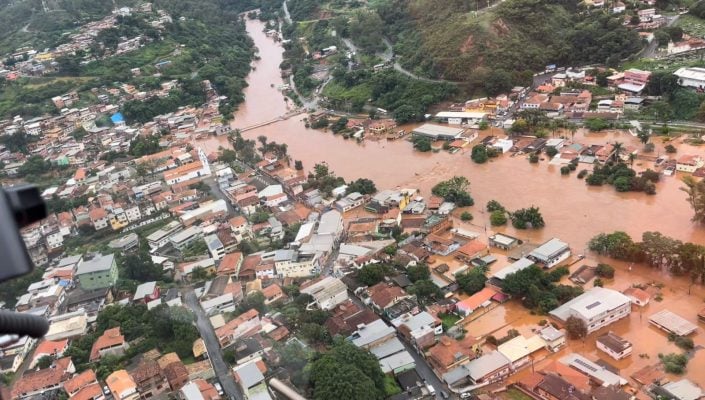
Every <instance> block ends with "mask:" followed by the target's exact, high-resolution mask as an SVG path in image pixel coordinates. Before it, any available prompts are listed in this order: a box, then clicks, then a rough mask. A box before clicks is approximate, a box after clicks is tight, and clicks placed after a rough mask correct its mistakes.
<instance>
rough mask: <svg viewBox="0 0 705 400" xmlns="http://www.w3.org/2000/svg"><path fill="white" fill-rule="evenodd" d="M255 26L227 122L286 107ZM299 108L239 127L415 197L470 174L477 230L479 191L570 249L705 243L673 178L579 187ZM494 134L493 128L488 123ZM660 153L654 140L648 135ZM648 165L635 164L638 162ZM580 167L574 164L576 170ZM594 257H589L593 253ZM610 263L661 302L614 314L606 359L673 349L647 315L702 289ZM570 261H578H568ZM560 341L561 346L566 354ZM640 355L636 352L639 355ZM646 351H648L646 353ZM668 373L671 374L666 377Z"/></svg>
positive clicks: (271, 56)
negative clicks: (246, 71) (251, 55)
mask: <svg viewBox="0 0 705 400" xmlns="http://www.w3.org/2000/svg"><path fill="white" fill-rule="evenodd" d="M263 28H264V26H263V25H262V24H261V23H260V22H259V21H248V22H247V29H248V31H249V33H250V35H251V36H252V38H253V39H254V42H255V44H256V46H257V48H258V49H259V55H260V57H261V60H259V61H257V62H255V64H254V66H255V68H256V69H255V70H254V71H253V72H252V73H251V74H250V76H249V78H248V82H249V87H248V88H247V89H246V90H245V99H246V102H245V103H244V104H243V105H242V106H241V107H240V109H239V110H238V111H237V113H236V115H235V119H234V121H233V127H234V128H244V127H247V126H251V125H255V124H258V123H261V122H265V121H270V120H272V119H275V118H277V117H279V116H281V115H283V114H285V113H287V112H288V111H289V110H290V104H288V103H287V102H286V101H284V96H283V95H282V94H281V92H280V91H278V90H277V86H278V85H280V84H282V83H283V82H282V79H281V77H280V72H279V64H280V63H281V61H282V48H281V46H280V45H279V44H278V43H276V42H274V41H273V40H272V39H271V38H269V37H267V36H266V35H265V34H264V33H263ZM302 119H303V115H301V116H297V117H293V118H291V119H288V120H285V121H281V122H277V123H274V124H271V125H267V126H264V127H261V128H258V129H253V130H249V131H247V132H245V133H244V134H243V135H244V136H245V137H247V138H250V139H256V138H257V137H258V136H260V135H265V136H267V137H268V138H269V139H270V140H274V141H276V142H279V143H286V144H287V145H288V149H289V154H290V155H291V156H292V157H293V158H294V159H297V160H302V161H303V163H304V166H305V168H307V169H310V168H312V167H313V166H314V164H316V163H320V162H326V163H327V164H328V165H329V166H330V167H331V169H332V170H333V171H334V172H335V173H336V174H338V175H340V176H342V177H344V178H345V179H347V180H351V179H356V178H360V177H367V178H371V179H373V180H374V182H375V183H376V184H377V187H378V188H379V189H384V188H396V187H413V188H418V189H420V191H421V194H422V195H423V196H428V195H429V194H430V188H431V187H432V186H433V185H434V184H435V183H437V182H438V181H440V180H443V179H447V178H449V177H451V176H453V175H464V176H466V177H467V178H468V179H469V180H470V182H471V193H472V196H473V197H474V198H475V201H476V206H474V207H471V208H470V211H471V212H472V213H473V214H474V216H475V218H474V220H473V222H472V223H473V226H470V228H474V229H475V230H477V231H480V232H483V233H484V231H485V229H486V230H487V232H488V233H489V232H491V227H490V226H489V222H488V220H489V218H488V215H487V213H486V212H484V205H485V204H486V203H487V201H488V200H491V199H495V200H498V201H499V202H501V203H502V204H503V205H504V206H505V207H507V208H508V209H510V210H512V209H517V208H521V207H528V206H530V205H536V206H538V207H540V208H541V211H542V213H543V216H544V219H545V220H546V228H544V229H542V230H539V231H531V232H529V231H525V232H519V233H516V232H514V231H513V229H512V228H510V227H506V228H501V229H500V230H503V231H507V232H509V233H515V234H517V235H518V236H519V237H521V238H524V239H530V240H533V241H537V242H539V241H543V240H545V239H547V238H550V237H554V236H555V237H560V238H561V239H563V240H565V241H567V242H569V243H570V244H571V246H572V247H573V250H574V252H575V253H581V252H584V251H585V247H586V243H587V241H588V240H589V239H590V238H591V237H592V236H594V235H595V234H597V233H600V232H610V231H614V230H624V231H626V232H628V233H629V234H631V235H632V236H633V237H635V238H636V239H637V240H638V239H639V237H640V236H641V233H642V232H644V231H649V230H658V231H660V232H662V233H664V234H666V235H669V236H672V237H675V238H678V239H681V240H685V241H693V242H697V243H705V229H703V228H702V227H698V226H696V225H695V224H693V223H692V222H691V221H690V218H691V216H692V211H691V209H690V206H689V205H688V203H687V202H686V195H685V193H684V192H682V191H681V190H679V188H680V187H681V186H683V185H682V183H681V182H680V180H679V178H677V177H665V178H664V179H662V181H661V182H660V183H658V184H657V195H655V196H648V195H645V194H643V193H617V192H615V190H614V189H613V188H612V187H609V186H605V187H588V186H586V185H585V183H584V182H583V181H582V180H578V179H577V178H576V173H572V174H571V175H570V176H561V175H560V173H559V168H558V167H555V166H549V165H548V163H547V161H546V160H543V161H541V163H539V164H538V165H532V164H529V163H528V161H527V160H526V158H525V157H521V156H517V157H509V156H508V155H505V156H503V157H500V158H499V159H495V160H493V161H491V162H488V163H487V164H484V165H478V164H474V163H473V162H472V161H471V160H470V157H469V149H466V150H464V151H462V152H459V153H456V154H448V153H447V152H439V153H435V154H434V153H426V154H424V153H419V152H415V151H414V150H413V149H412V147H411V144H410V143H408V142H406V141H403V140H402V141H394V142H387V141H379V142H374V141H366V142H364V143H356V142H355V141H353V140H344V139H343V138H342V137H340V136H334V135H333V134H331V133H329V132H321V131H316V130H312V129H307V128H306V127H305V126H304V122H303V121H302ZM495 133H497V132H495ZM575 140H576V141H577V142H580V143H583V144H592V143H600V144H604V143H605V142H608V141H609V142H614V141H615V140H617V141H620V142H623V143H625V144H628V145H634V146H638V147H640V146H639V144H638V143H637V140H636V138H634V137H632V136H630V135H628V134H624V133H620V132H606V133H600V134H593V133H589V134H585V133H582V132H578V134H577V136H576V138H575ZM199 145H200V146H202V147H205V148H206V150H207V152H212V151H217V149H218V146H221V145H222V146H224V147H228V146H229V144H228V142H227V138H225V137H218V138H210V139H207V140H205V141H203V142H201V143H200V144H199ZM657 149H659V151H660V152H661V154H663V150H662V149H663V143H661V142H660V141H659V142H658V143H657ZM691 152H692V153H700V154H703V151H702V150H699V149H697V148H693V147H690V148H689V147H688V146H686V145H679V153H691ZM646 167H648V165H647V164H644V165H639V161H637V163H636V164H635V168H637V169H640V168H641V169H643V168H646ZM583 168H587V167H586V166H583V165H580V166H579V168H578V170H580V169H583ZM593 261H594V262H596V261H595V260H593ZM610 262H611V263H612V264H613V265H615V267H617V270H618V273H617V279H615V280H614V281H608V282H606V286H611V287H614V288H615V289H618V290H623V289H625V288H626V287H627V286H629V285H631V284H632V283H637V282H638V283H649V282H654V281H656V282H661V283H663V284H665V285H666V287H665V288H664V289H663V301H662V302H656V301H652V304H650V305H649V306H648V307H646V308H645V309H643V310H635V312H634V313H633V314H632V315H631V318H629V319H625V320H623V321H620V322H619V323H617V324H615V325H613V326H612V327H611V329H613V330H615V331H616V332H617V333H618V334H621V335H624V337H625V338H627V339H628V340H631V341H632V342H633V343H634V344H635V349H634V355H633V356H632V357H630V358H628V359H626V360H622V361H620V362H615V361H613V360H610V361H611V364H613V365H615V366H617V367H619V368H620V369H622V370H623V375H624V376H625V377H626V376H629V375H630V374H632V373H633V372H635V371H636V370H638V369H639V368H641V367H643V366H644V365H648V364H654V363H656V362H657V360H658V353H659V352H672V351H676V348H675V346H674V345H673V344H671V343H669V342H668V340H667V339H666V335H665V333H663V332H661V331H658V330H657V329H655V328H653V327H652V326H650V325H649V324H648V316H649V315H651V314H653V313H654V312H656V311H659V310H661V309H663V308H669V309H671V310H673V311H675V312H678V313H680V314H681V315H683V316H684V317H686V318H687V319H688V320H690V321H693V322H695V321H696V320H697V318H696V317H695V314H697V312H698V310H700V309H701V308H702V307H703V306H704V304H703V301H702V299H703V297H704V296H705V291H704V290H703V287H701V286H695V287H693V288H692V294H691V295H689V294H688V289H689V288H688V283H689V282H688V281H687V280H686V279H682V278H674V277H671V276H668V275H667V274H665V273H662V272H660V271H655V270H653V269H649V268H647V267H644V266H639V265H636V266H633V268H631V267H630V266H627V265H623V264H620V263H618V262H613V261H610ZM575 268H577V266H575ZM542 318H545V317H541V316H537V315H530V314H528V313H527V312H526V310H525V309H523V308H522V307H521V306H520V304H518V303H508V304H506V305H504V306H503V307H498V308H496V309H495V310H492V311H491V312H489V313H488V314H487V315H486V316H483V317H481V318H479V319H478V320H477V321H474V322H472V323H470V324H469V325H468V326H467V328H468V329H469V331H470V334H473V335H475V336H482V335H485V334H488V333H491V332H495V331H497V332H496V333H498V334H502V333H504V331H506V329H509V328H510V327H511V326H514V327H516V328H518V329H519V330H520V331H522V333H524V334H529V333H530V332H529V331H530V330H531V329H532V328H533V327H535V326H536V323H537V322H538V320H540V319H542ZM694 340H695V342H696V344H697V345H698V346H705V335H704V334H703V333H702V332H701V333H698V334H696V335H695V336H694ZM570 349H572V350H574V351H578V352H581V353H584V354H586V355H588V356H589V357H590V358H593V359H594V358H597V356H600V357H601V358H603V359H608V358H607V357H605V356H604V355H602V354H598V352H597V351H596V350H595V347H594V338H593V337H591V338H590V339H589V340H587V341H586V342H585V343H583V342H580V341H575V342H571V344H570ZM565 351H566V350H564V351H563V352H562V353H561V354H565ZM703 351H705V350H700V351H698V352H697V353H696V354H695V356H694V357H693V359H692V360H691V362H690V364H689V366H688V373H687V375H686V376H687V377H689V378H690V379H692V380H695V381H696V382H698V383H699V384H701V385H703V386H705V374H702V373H701V371H702V370H703V368H705V354H703V353H702V352H703ZM639 354H642V356H641V357H640V356H639ZM647 357H648V358H647ZM673 378H675V377H673Z"/></svg>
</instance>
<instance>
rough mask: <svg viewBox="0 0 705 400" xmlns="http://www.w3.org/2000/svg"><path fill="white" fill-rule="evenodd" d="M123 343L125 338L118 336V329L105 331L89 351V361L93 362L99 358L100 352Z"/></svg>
mask: <svg viewBox="0 0 705 400" xmlns="http://www.w3.org/2000/svg"><path fill="white" fill-rule="evenodd" d="M124 343H125V337H124V336H123V335H122V334H120V327H119V326H118V327H116V328H111V329H107V330H106V331H105V332H103V334H102V335H101V336H100V337H99V338H98V339H96V341H95V343H93V348H92V349H91V357H90V360H91V361H94V360H97V359H99V358H100V351H101V350H103V349H107V348H108V347H113V346H118V345H122V344H124Z"/></svg>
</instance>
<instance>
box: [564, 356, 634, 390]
mask: <svg viewBox="0 0 705 400" xmlns="http://www.w3.org/2000/svg"><path fill="white" fill-rule="evenodd" d="M559 362H560V363H561V364H564V365H567V366H569V367H571V368H573V369H576V370H578V371H579V372H581V373H583V374H584V375H587V376H588V377H589V378H590V382H592V383H593V384H594V385H596V386H616V387H619V386H623V385H626V384H627V380H626V379H624V378H622V377H621V376H619V375H618V374H616V373H614V372H612V371H610V370H609V369H607V368H605V367H604V366H602V365H599V364H596V363H594V362H592V361H590V360H588V359H587V358H585V357H583V356H581V355H580V354H577V353H571V354H568V355H567V356H565V357H563V358H561V359H560V360H559Z"/></svg>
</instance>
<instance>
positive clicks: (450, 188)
mask: <svg viewBox="0 0 705 400" xmlns="http://www.w3.org/2000/svg"><path fill="white" fill-rule="evenodd" d="M469 188H470V181H468V179H467V178H465V177H464V176H454V177H452V178H450V179H448V180H446V181H442V182H439V183H438V184H436V185H435V186H434V187H433V188H432V189H431V193H433V194H434V195H436V196H439V197H442V198H443V199H444V200H445V201H450V202H453V203H455V204H456V205H457V206H459V207H467V206H472V205H473V204H475V201H474V200H473V198H472V197H471V196H470V194H469V193H468V189H469Z"/></svg>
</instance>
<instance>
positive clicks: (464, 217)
mask: <svg viewBox="0 0 705 400" xmlns="http://www.w3.org/2000/svg"><path fill="white" fill-rule="evenodd" d="M472 218H473V217H472V214H470V213H469V212H467V211H463V213H462V214H460V219H461V220H462V221H472Z"/></svg>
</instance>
